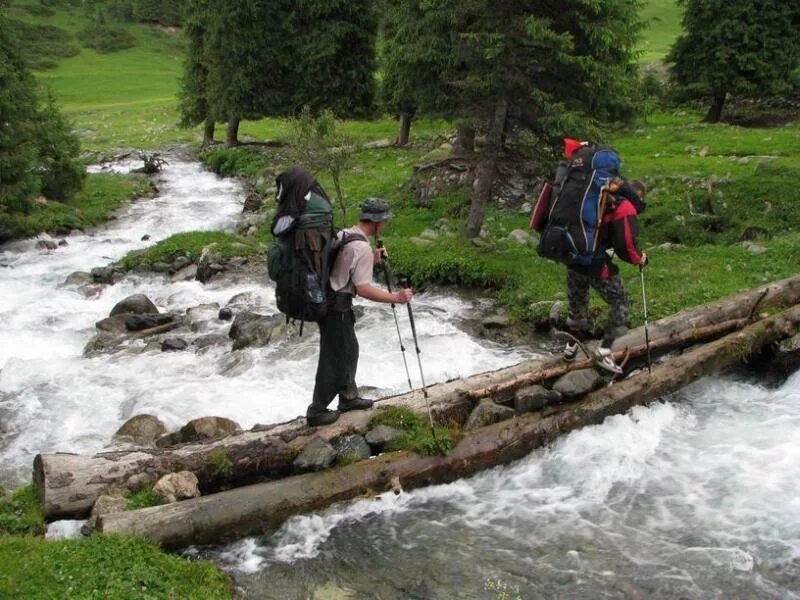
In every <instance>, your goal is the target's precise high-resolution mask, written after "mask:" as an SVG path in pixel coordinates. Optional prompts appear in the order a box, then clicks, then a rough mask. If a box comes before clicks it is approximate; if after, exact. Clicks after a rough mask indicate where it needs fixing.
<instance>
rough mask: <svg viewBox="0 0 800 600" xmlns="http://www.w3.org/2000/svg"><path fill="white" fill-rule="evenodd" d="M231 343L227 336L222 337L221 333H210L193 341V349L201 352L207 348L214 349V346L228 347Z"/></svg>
mask: <svg viewBox="0 0 800 600" xmlns="http://www.w3.org/2000/svg"><path fill="white" fill-rule="evenodd" d="M229 343H230V339H229V338H228V336H227V335H222V334H221V333H209V334H208V335H201V336H200V337H198V338H195V339H194V340H192V347H193V348H195V349H197V350H198V351H200V350H205V349H206V348H212V347H214V346H226V345H228V344H229Z"/></svg>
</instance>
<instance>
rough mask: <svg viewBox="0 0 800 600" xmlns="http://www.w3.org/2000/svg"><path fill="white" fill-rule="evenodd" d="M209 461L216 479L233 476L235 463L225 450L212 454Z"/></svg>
mask: <svg viewBox="0 0 800 600" xmlns="http://www.w3.org/2000/svg"><path fill="white" fill-rule="evenodd" d="M207 460H208V464H209V465H210V466H211V471H212V473H213V474H214V475H215V476H216V477H222V478H228V477H230V476H231V475H233V462H231V459H230V457H229V456H228V453H227V452H226V451H225V449H224V448H218V449H217V450H214V451H212V452H210V453H209V455H208V459H207Z"/></svg>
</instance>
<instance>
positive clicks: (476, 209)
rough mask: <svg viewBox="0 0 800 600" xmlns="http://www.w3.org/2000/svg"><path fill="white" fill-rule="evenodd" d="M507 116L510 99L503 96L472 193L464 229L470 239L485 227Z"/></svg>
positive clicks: (495, 112)
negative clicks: (484, 220)
mask: <svg viewBox="0 0 800 600" xmlns="http://www.w3.org/2000/svg"><path fill="white" fill-rule="evenodd" d="M507 115H508V97H507V96H506V95H505V94H501V95H500V96H499V97H498V98H497V102H496V103H495V107H494V115H493V116H492V122H491V125H490V127H489V133H488V135H487V137H486V149H485V150H484V154H483V156H482V157H481V158H480V160H479V161H478V166H477V168H476V172H475V190H474V191H473V192H472V202H471V204H470V208H469V216H468V217H467V224H466V227H465V229H464V235H466V236H467V237H468V238H474V237H477V236H478V235H479V234H480V232H481V227H483V219H484V217H485V216H486V204H487V203H488V202H489V200H490V199H491V197H492V184H493V183H494V176H495V171H496V169H497V157H498V156H499V155H500V150H501V148H502V137H503V127H505V123H506V116H507Z"/></svg>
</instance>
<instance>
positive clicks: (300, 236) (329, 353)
mask: <svg viewBox="0 0 800 600" xmlns="http://www.w3.org/2000/svg"><path fill="white" fill-rule="evenodd" d="M276 187H277V202H278V211H277V212H276V214H275V217H274V218H273V221H272V233H273V235H274V236H275V241H274V242H273V244H272V246H271V247H270V249H269V253H268V269H269V275H270V277H271V278H272V279H273V280H274V281H275V296H276V300H277V304H278V309H279V310H280V311H281V312H283V313H284V314H286V318H287V319H293V320H296V321H300V322H301V331H302V323H303V322H305V321H315V322H316V323H317V324H318V325H319V333H320V349H319V362H318V364H317V374H316V380H315V385H314V394H313V397H312V400H311V404H310V405H309V406H308V409H307V411H306V419H307V421H308V424H309V425H312V426H318V425H328V424H330V423H333V422H335V421H336V420H337V419H338V418H339V415H340V413H342V412H346V411H350V410H361V409H367V408H371V407H372V405H373V400H369V399H367V398H361V397H359V396H358V386H357V385H356V381H355V376H356V369H357V367H358V354H359V348H358V339H357V338H356V333H355V316H354V314H353V297H354V296H356V295H358V296H361V297H362V298H366V299H367V300H372V301H374V302H384V303H387V304H388V303H393V304H405V303H407V302H410V301H411V298H412V297H413V292H412V291H411V289H410V288H408V289H401V290H399V291H397V292H394V293H391V292H388V291H386V290H384V289H381V288H379V287H377V286H375V285H373V283H372V279H373V267H374V265H375V264H376V263H378V262H380V261H381V260H382V259H383V258H385V257H386V256H387V254H386V249H385V248H383V247H380V248H376V249H374V250H373V248H372V247H371V246H370V243H369V238H370V236H372V237H377V235H378V234H380V233H381V232H383V230H384V229H385V228H386V225H387V224H388V222H389V219H390V217H391V213H390V212H389V203H388V202H387V201H386V200H380V199H376V198H370V199H368V200H366V201H365V202H364V203H363V204H362V206H361V209H360V211H359V214H358V223H357V224H356V225H354V226H352V227H350V228H348V229H345V230H343V231H339V232H335V230H334V228H333V210H332V206H331V202H330V200H329V199H328V196H327V195H326V194H325V191H324V190H323V189H322V186H320V185H319V184H318V183H317V182H316V180H315V179H314V177H313V175H312V174H311V173H310V172H309V171H308V170H306V169H304V168H303V167H292V168H290V169H288V170H286V171H284V172H283V173H281V174H280V175H278V178H277V179H276ZM337 395H338V397H339V403H338V409H337V410H332V409H329V408H328V405H330V404H331V402H333V400H334V398H336V396H337Z"/></svg>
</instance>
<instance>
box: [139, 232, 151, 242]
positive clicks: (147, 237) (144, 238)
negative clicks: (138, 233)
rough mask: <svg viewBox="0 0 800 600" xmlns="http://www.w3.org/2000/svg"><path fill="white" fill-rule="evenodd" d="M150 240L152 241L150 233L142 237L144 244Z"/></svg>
mask: <svg viewBox="0 0 800 600" xmlns="http://www.w3.org/2000/svg"><path fill="white" fill-rule="evenodd" d="M149 239H150V234H149V233H145V234H144V235H143V236H142V238H141V240H142V241H143V242H146V241H147V240H149Z"/></svg>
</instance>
